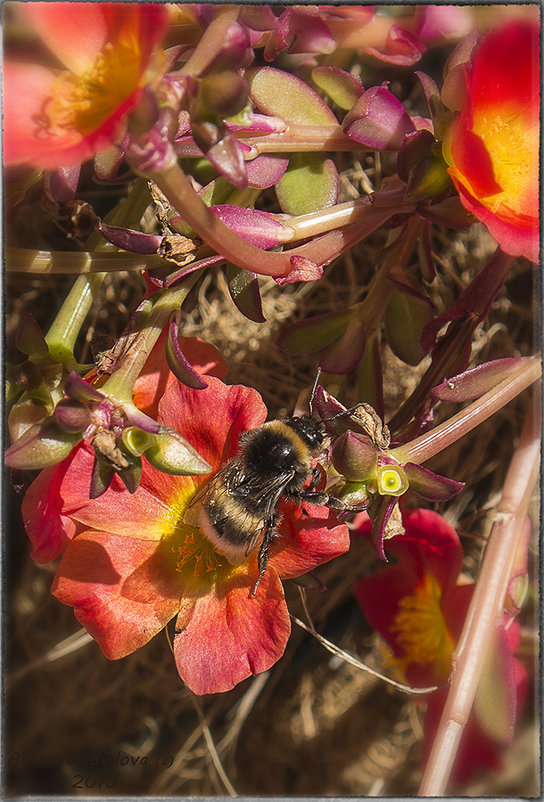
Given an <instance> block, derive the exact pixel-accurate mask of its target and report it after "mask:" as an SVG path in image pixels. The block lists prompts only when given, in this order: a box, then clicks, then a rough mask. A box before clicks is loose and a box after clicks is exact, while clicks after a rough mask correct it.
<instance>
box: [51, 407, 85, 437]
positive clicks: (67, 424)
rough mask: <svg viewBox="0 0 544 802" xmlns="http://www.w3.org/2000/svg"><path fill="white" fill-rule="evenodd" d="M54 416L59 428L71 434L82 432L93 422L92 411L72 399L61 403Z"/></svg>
mask: <svg viewBox="0 0 544 802" xmlns="http://www.w3.org/2000/svg"><path fill="white" fill-rule="evenodd" d="M53 415H54V418H55V421H56V423H57V426H59V428H60V429H62V431H63V432H68V433H69V434H76V433H77V432H82V431H83V430H84V429H86V428H87V426H88V425H89V424H90V422H91V420H92V416H91V413H90V410H89V409H88V408H87V407H86V406H85V405H84V404H82V403H81V402H80V401H71V400H70V399H63V400H62V401H59V403H58V404H57V406H56V407H55V411H54V413H53Z"/></svg>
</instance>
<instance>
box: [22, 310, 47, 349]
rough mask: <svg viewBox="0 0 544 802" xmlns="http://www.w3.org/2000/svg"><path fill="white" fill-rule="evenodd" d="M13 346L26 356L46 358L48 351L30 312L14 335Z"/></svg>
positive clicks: (41, 333) (40, 331)
mask: <svg viewBox="0 0 544 802" xmlns="http://www.w3.org/2000/svg"><path fill="white" fill-rule="evenodd" d="M15 346H16V348H17V350H18V351H20V352H21V353H22V354H26V355H27V356H38V357H40V356H41V357H43V356H47V354H48V353H49V349H48V347H47V343H46V341H45V337H44V336H43V332H42V330H41V329H40V327H39V325H38V322H37V321H36V318H35V317H34V315H33V314H31V313H30V312H29V313H28V315H27V316H26V317H25V318H24V320H23V321H22V323H21V325H20V326H19V328H18V329H17V333H16V335H15Z"/></svg>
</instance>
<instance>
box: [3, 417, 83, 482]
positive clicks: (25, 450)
mask: <svg viewBox="0 0 544 802" xmlns="http://www.w3.org/2000/svg"><path fill="white" fill-rule="evenodd" d="M78 440H80V437H79V435H74V434H69V433H68V432H63V431H62V430H61V429H59V427H58V426H57V425H56V423H55V422H54V420H53V419H52V418H51V417H50V418H47V419H46V420H44V421H41V422H40V423H36V424H35V425H34V426H31V428H30V429H28V431H27V432H25V434H24V435H23V437H21V439H20V440H17V441H16V442H15V443H13V445H11V446H10V447H9V448H8V449H7V451H6V453H5V462H6V465H9V467H10V468H19V469H21V470H35V469H40V468H47V467H49V466H50V465H56V464H57V463H58V462H61V460H63V459H64V458H65V457H67V456H68V454H69V453H70V452H71V450H72V449H73V447H74V445H75V444H76V443H77V442H78Z"/></svg>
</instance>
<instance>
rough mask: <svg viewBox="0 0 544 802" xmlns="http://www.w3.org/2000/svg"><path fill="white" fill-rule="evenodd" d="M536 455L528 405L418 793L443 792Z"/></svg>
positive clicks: (501, 594)
mask: <svg viewBox="0 0 544 802" xmlns="http://www.w3.org/2000/svg"><path fill="white" fill-rule="evenodd" d="M539 454H540V409H539V410H538V412H537V411H536V410H535V409H534V408H531V410H530V411H529V414H528V416H527V420H526V422H525V426H524V428H523V432H522V434H521V439H520V442H519V444H518V447H517V448H516V451H515V453H514V457H513V459H512V462H511V464H510V468H509V470H508V474H507V476H506V480H505V483H504V489H503V494H502V499H501V502H500V504H499V506H498V509H497V514H496V516H495V523H494V525H493V528H492V530H491V534H490V536H489V540H488V543H487V546H486V549H485V553H484V557H483V561H482V569H481V572H480V577H479V579H478V582H477V584H476V588H475V591H474V595H473V597H472V600H471V604H470V607H469V610H468V613H467V618H466V621H465V625H464V627H463V632H462V634H461V638H460V640H459V643H458V645H457V649H456V651H455V654H454V667H453V673H452V683H451V688H450V692H449V694H448V698H447V701H446V705H445V707H444V711H443V713H442V718H441V720H440V724H439V727H438V732H437V734H436V738H435V741H434V744H433V748H432V751H431V754H430V757H429V761H428V763H427V767H426V770H425V774H424V776H423V781H422V783H421V787H420V789H419V795H420V796H439V795H442V794H443V793H444V791H445V788H446V784H447V782H448V778H449V775H450V771H451V768H452V765H453V762H454V760H455V755H456V753H457V748H458V746H459V741H460V739H461V736H462V734H463V729H464V727H465V725H466V723H467V720H468V717H469V714H470V711H471V707H472V703H473V701H474V696H475V694H476V689H477V686H478V682H479V679H480V675H481V670H482V666H483V664H484V659H485V656H486V651H487V649H488V647H489V643H490V639H491V636H492V634H493V632H494V630H495V627H496V624H497V621H498V620H499V619H500V618H501V616H502V610H503V606H504V598H505V594H506V590H507V586H508V582H509V580H510V576H511V572H512V564H513V560H514V558H515V555H516V552H517V548H518V545H519V540H520V537H521V533H522V530H523V524H524V522H525V518H526V515H527V508H528V505H529V500H530V497H531V494H532V492H533V488H534V484H535V480H536V477H537V475H538V467H539Z"/></svg>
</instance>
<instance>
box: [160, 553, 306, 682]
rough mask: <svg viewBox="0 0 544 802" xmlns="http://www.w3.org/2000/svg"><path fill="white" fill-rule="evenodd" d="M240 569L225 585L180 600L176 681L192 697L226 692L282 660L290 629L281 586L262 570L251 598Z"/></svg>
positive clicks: (245, 573)
mask: <svg viewBox="0 0 544 802" xmlns="http://www.w3.org/2000/svg"><path fill="white" fill-rule="evenodd" d="M253 585H254V578H253V576H252V575H251V572H248V570H247V569H246V568H245V567H241V568H240V569H238V570H237V571H236V572H235V573H234V574H233V576H232V578H231V580H230V582H229V584H228V585H227V586H223V587H220V588H217V589H216V590H215V592H213V593H209V594H207V595H205V596H201V597H199V598H191V599H187V600H184V602H183V606H182V609H181V611H180V614H179V616H178V620H177V623H176V636H175V639H174V656H175V659H176V665H177V668H178V672H179V674H180V676H181V678H182V679H183V680H184V682H185V683H186V685H187V686H188V687H189V688H190V689H191V690H192V691H193V692H194V693H198V694H203V693H219V692H222V691H229V690H231V688H234V686H235V685H237V684H238V683H239V682H241V681H242V680H244V679H246V677H249V676H251V675H256V674H259V673H260V672H262V671H266V670H267V669H269V668H270V667H271V666H272V665H274V663H275V662H277V660H279V658H280V657H281V656H282V654H283V652H284V651H285V646H286V644H287V639H288V638H289V634H290V631H291V625H290V622H289V614H288V612H287V605H286V604H285V599H284V595H283V588H282V585H281V582H280V580H279V578H278V576H277V574H276V573H275V571H273V570H271V569H270V567H269V568H268V570H267V572H266V574H265V575H264V577H263V580H262V582H261V583H260V585H259V589H258V592H257V595H256V596H253V595H252V593H251V590H252V588H253Z"/></svg>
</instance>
